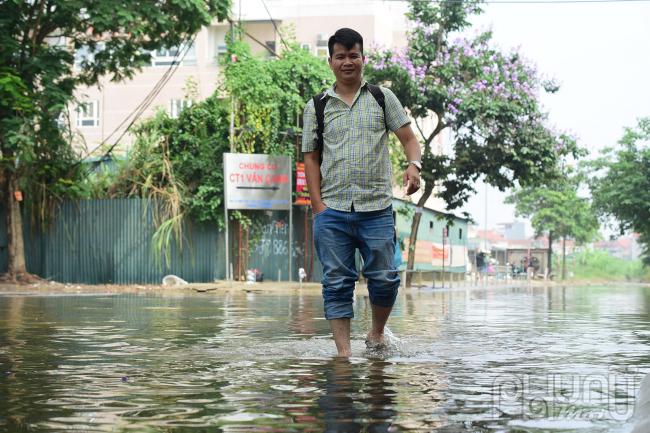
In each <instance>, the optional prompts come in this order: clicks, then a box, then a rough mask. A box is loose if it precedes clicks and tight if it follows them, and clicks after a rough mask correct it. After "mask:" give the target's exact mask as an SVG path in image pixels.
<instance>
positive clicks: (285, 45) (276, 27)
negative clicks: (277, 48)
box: [261, 0, 289, 50]
mask: <svg viewBox="0 0 650 433" xmlns="http://www.w3.org/2000/svg"><path fill="white" fill-rule="evenodd" d="M261 1H262V4H263V5H264V9H266V13H267V14H268V15H269V18H270V19H271V24H273V27H274V28H275V31H276V32H277V34H278V35H279V36H280V40H281V41H282V45H284V48H285V49H287V50H288V49H289V47H288V46H287V43H286V42H285V41H284V38H283V37H282V33H280V30H279V29H278V26H277V24H275V20H274V19H273V17H272V16H271V12H270V11H269V8H268V7H266V2H265V1H264V0H261Z"/></svg>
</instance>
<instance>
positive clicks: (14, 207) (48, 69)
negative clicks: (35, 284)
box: [0, 0, 230, 278]
mask: <svg viewBox="0 0 650 433" xmlns="http://www.w3.org/2000/svg"><path fill="white" fill-rule="evenodd" d="M229 8H230V0H185V1H179V0H162V1H151V0H149V1H140V2H125V1H117V0H102V1H99V0H33V1H24V0H6V1H1V2H0V29H2V32H0V59H1V60H0V65H1V66H0V93H1V95H2V102H1V103H0V152H1V153H2V160H1V161H2V163H1V164H0V183H1V185H0V191H1V197H2V201H3V203H4V207H5V209H6V212H7V230H8V238H9V240H8V257H9V267H8V275H9V277H10V278H23V277H24V276H25V275H26V267H25V259H24V248H23V244H22V238H23V233H22V219H21V212H20V206H19V203H18V202H17V201H16V199H15V195H14V191H18V190H21V191H23V192H24V193H25V194H23V195H24V197H25V204H26V205H27V207H28V208H30V209H32V210H33V213H34V214H40V215H46V214H47V209H48V208H49V207H50V206H51V205H52V203H53V201H55V200H57V199H59V198H62V197H70V196H76V195H78V194H80V193H81V191H80V190H79V188H77V185H78V180H79V178H80V177H81V176H82V173H83V170H82V167H81V165H80V164H79V163H78V156H77V155H76V154H75V152H73V150H72V148H71V145H70V142H71V141H70V139H69V138H70V137H69V131H66V128H65V124H64V122H62V121H61V120H62V113H64V112H65V111H66V107H68V106H69V104H71V103H72V102H73V100H74V96H73V95H74V91H75V89H77V88H79V87H80V86H92V85H95V84H97V83H98V81H99V79H100V78H101V77H102V76H106V75H107V76H110V77H111V79H112V80H114V81H120V80H124V79H128V78H130V77H132V76H133V74H134V73H135V72H136V71H137V70H139V68H141V67H142V66H144V65H147V64H148V63H149V62H150V57H151V55H150V52H151V51H152V50H156V49H159V48H161V47H172V46H182V45H183V44H187V43H189V42H190V40H191V38H192V35H193V34H195V33H196V32H197V31H198V30H199V29H200V28H201V27H202V26H204V25H207V24H209V23H210V22H211V21H212V20H213V18H214V17H218V18H219V19H224V18H226V17H227V15H228V11H229ZM79 49H83V50H85V51H86V56H85V57H84V58H82V59H80V61H79V63H78V67H76V68H75V55H74V53H75V50H79ZM66 133H67V135H68V136H67V137H66Z"/></svg>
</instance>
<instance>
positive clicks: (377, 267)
mask: <svg viewBox="0 0 650 433" xmlns="http://www.w3.org/2000/svg"><path fill="white" fill-rule="evenodd" d="M328 49H329V58H328V63H329V65H330V68H331V69H332V72H334V76H335V78H336V82H335V83H334V85H333V86H332V87H330V88H328V89H327V90H326V91H325V92H323V93H322V94H320V95H317V96H315V97H314V98H312V99H311V100H310V101H309V102H308V103H307V105H306V107H305V112H304V127H303V138H302V151H303V152H304V159H305V175H306V177H307V186H308V188H309V195H310V198H311V205H312V209H313V211H314V243H315V245H316V252H317V254H318V258H319V260H320V262H321V264H322V265H323V279H322V281H321V282H322V285H323V300H324V308H325V318H326V319H327V320H328V321H329V323H330V328H331V330H332V334H333V336H334V342H335V343H336V348H337V351H338V355H339V356H343V357H348V356H350V319H351V318H352V317H354V312H353V310H352V298H353V294H354V285H355V282H356V281H357V280H358V271H357V269H356V266H355V261H354V256H355V250H356V249H357V248H358V249H359V251H360V252H361V256H362V257H363V262H364V265H363V269H362V271H363V274H364V276H365V277H366V278H367V280H368V291H369V293H370V303H371V305H372V329H371V330H370V332H368V336H367V339H366V344H367V345H368V346H369V347H378V346H382V345H384V344H385V341H384V327H385V325H386V321H387V320H388V316H389V315H390V312H391V310H392V308H393V304H394V303H395V299H396V297H397V289H398V287H399V284H400V279H399V274H398V272H397V269H396V267H395V261H394V255H395V226H394V223H393V212H392V200H393V194H392V185H391V178H392V177H391V162H390V156H389V153H388V130H390V131H393V132H394V133H395V135H396V136H397V138H398V139H399V141H400V142H401V143H402V145H403V146H404V149H405V153H406V159H407V161H409V162H408V165H407V167H405V173H404V184H405V185H406V193H407V194H409V195H410V194H413V193H414V192H415V191H417V190H418V189H419V188H420V170H421V169H422V165H421V162H420V159H421V154H420V144H419V143H418V140H417V139H416V138H415V135H414V134H413V131H412V130H411V126H410V120H409V118H408V116H407V115H406V112H405V111H404V108H403V107H402V105H401V103H400V102H399V100H398V99H397V97H396V96H395V95H394V94H393V92H391V91H390V90H389V89H387V88H383V87H381V88H380V87H378V86H373V85H371V84H369V83H367V82H366V81H365V80H364V79H363V65H364V60H365V57H364V55H363V38H362V36H361V35H360V34H359V33H358V32H356V31H354V30H352V29H347V28H343V29H339V30H337V31H336V33H334V35H333V36H331V37H330V38H329V41H328ZM382 105H383V107H382ZM321 114H322V117H321V121H320V122H319V120H318V118H319V117H320V116H321ZM319 124H320V126H321V127H322V128H321V127H319ZM321 158H322V162H321Z"/></svg>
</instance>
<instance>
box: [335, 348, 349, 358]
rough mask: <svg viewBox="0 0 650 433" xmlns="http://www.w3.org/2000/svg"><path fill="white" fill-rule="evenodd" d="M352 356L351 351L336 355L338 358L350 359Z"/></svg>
mask: <svg viewBox="0 0 650 433" xmlns="http://www.w3.org/2000/svg"><path fill="white" fill-rule="evenodd" d="M350 356H352V352H351V351H350V350H340V351H339V352H338V354H337V355H336V357H337V358H349V357H350Z"/></svg>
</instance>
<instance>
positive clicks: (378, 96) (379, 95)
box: [367, 83, 388, 131]
mask: <svg viewBox="0 0 650 433" xmlns="http://www.w3.org/2000/svg"><path fill="white" fill-rule="evenodd" d="M367 86H368V91H369V92H370V94H371V95H372V96H373V98H375V101H377V104H379V106H380V107H381V110H382V111H383V112H384V124H385V125H386V131H388V124H387V123H386V97H385V96H384V92H383V91H382V90H381V88H380V87H379V86H375V85H374V84H370V83H368V84H367Z"/></svg>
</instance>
